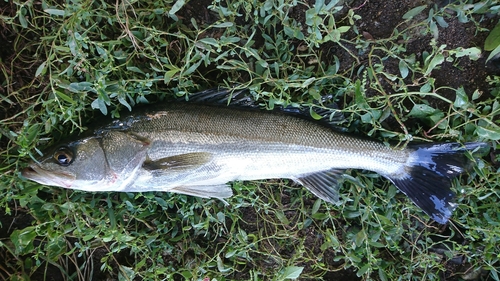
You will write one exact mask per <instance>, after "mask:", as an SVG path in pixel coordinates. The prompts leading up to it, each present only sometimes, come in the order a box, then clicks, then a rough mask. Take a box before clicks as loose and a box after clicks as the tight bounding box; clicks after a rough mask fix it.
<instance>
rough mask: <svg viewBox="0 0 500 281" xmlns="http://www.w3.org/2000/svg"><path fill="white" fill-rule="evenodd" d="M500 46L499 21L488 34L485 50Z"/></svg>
mask: <svg viewBox="0 0 500 281" xmlns="http://www.w3.org/2000/svg"><path fill="white" fill-rule="evenodd" d="M498 46H500V23H498V24H497V25H496V26H495V27H494V28H493V29H492V30H491V31H490V34H488V37H486V40H485V41H484V50H485V51H492V50H494V49H495V48H496V47H498Z"/></svg>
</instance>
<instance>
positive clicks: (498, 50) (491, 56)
mask: <svg viewBox="0 0 500 281" xmlns="http://www.w3.org/2000/svg"><path fill="white" fill-rule="evenodd" d="M499 53H500V45H499V46H498V47H496V48H495V49H494V50H493V51H491V53H490V55H489V56H488V58H487V59H486V62H488V61H489V60H490V59H492V58H494V57H495V56H496V55H498V54H499Z"/></svg>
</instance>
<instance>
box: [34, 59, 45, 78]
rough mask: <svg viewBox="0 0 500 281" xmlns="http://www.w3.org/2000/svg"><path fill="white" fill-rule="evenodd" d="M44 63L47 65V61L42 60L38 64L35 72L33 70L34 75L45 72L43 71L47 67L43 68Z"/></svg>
mask: <svg viewBox="0 0 500 281" xmlns="http://www.w3.org/2000/svg"><path fill="white" fill-rule="evenodd" d="M46 65H47V61H44V62H43V63H42V64H40V66H38V68H37V69H36V72H35V77H38V76H40V75H41V74H45V72H46V71H47V69H46V68H45V66H46Z"/></svg>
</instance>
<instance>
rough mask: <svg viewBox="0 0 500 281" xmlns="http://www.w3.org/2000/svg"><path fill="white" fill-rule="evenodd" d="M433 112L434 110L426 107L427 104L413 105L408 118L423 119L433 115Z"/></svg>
mask: <svg viewBox="0 0 500 281" xmlns="http://www.w3.org/2000/svg"><path fill="white" fill-rule="evenodd" d="M435 112H436V109H435V108H433V107H430V106H428V105H427V104H415V105H414V106H413V108H412V109H411V111H410V113H409V114H408V116H412V117H416V118H424V117H428V116H430V115H432V114H434V113H435Z"/></svg>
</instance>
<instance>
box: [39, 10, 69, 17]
mask: <svg viewBox="0 0 500 281" xmlns="http://www.w3.org/2000/svg"><path fill="white" fill-rule="evenodd" d="M43 11H44V12H46V13H47V14H49V15H53V16H61V17H63V16H64V15H65V14H66V12H65V11H64V10H59V9H45V10H43Z"/></svg>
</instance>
